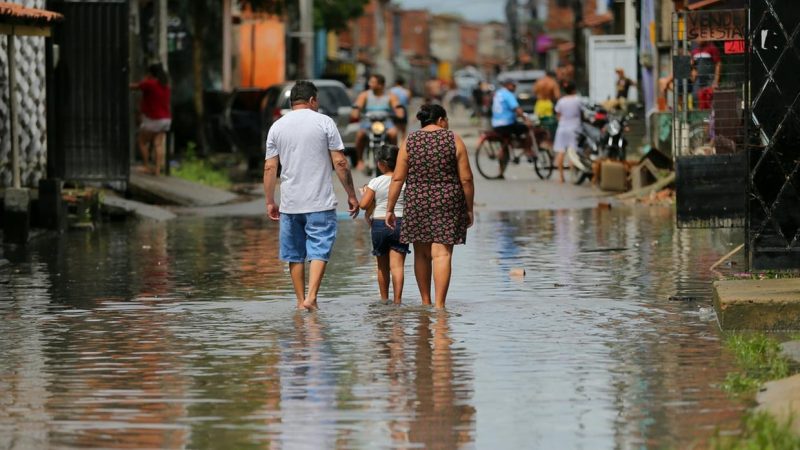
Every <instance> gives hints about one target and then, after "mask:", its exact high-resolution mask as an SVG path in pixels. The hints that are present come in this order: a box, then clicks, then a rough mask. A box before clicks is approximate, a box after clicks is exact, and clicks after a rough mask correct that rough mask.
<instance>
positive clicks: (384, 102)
mask: <svg viewBox="0 0 800 450" xmlns="http://www.w3.org/2000/svg"><path fill="white" fill-rule="evenodd" d="M367 87H368V89H367V90H365V91H364V92H362V93H361V94H359V95H358V97H357V98H356V102H355V105H353V112H352V115H351V117H352V118H353V120H358V119H359V118H360V119H361V124H360V126H359V130H358V134H357V135H356V170H363V169H364V166H365V165H364V159H363V156H364V147H366V145H367V130H369V127H370V125H371V124H370V121H369V120H368V119H367V118H366V114H368V113H370V112H378V111H384V112H386V114H387V116H388V117H391V116H395V117H399V118H404V117H405V116H406V115H405V111H404V110H403V108H402V105H401V104H400V102H399V101H398V99H397V96H395V95H394V94H392V93H391V92H387V91H386V78H384V77H383V75H380V74H377V73H376V74H372V75H371V76H370V77H369V81H368V82H367ZM362 111H363V112H364V114H365V117H361V112H362ZM384 125H386V138H387V140H388V141H389V142H390V143H392V144H397V128H396V127H395V125H394V123H393V122H392V120H391V119H390V118H387V119H386V121H385V122H384Z"/></svg>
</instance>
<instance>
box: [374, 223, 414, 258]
mask: <svg viewBox="0 0 800 450" xmlns="http://www.w3.org/2000/svg"><path fill="white" fill-rule="evenodd" d="M402 224H403V219H401V218H398V219H397V225H396V226H395V227H394V230H392V229H391V228H389V227H387V226H386V223H385V222H384V221H383V219H375V220H373V221H372V254H373V255H374V256H383V255H388V254H389V250H394V251H397V252H400V253H406V254H408V253H411V251H409V250H408V244H403V243H402V242H400V227H401V226H402Z"/></svg>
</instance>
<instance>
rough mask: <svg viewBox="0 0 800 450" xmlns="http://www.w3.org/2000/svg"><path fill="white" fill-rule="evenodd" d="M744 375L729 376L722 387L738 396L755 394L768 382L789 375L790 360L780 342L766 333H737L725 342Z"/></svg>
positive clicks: (740, 373)
mask: <svg viewBox="0 0 800 450" xmlns="http://www.w3.org/2000/svg"><path fill="white" fill-rule="evenodd" d="M725 346H726V347H727V348H728V349H729V350H730V351H732V352H733V354H734V356H735V357H736V361H737V363H738V364H739V366H741V369H742V370H741V372H734V373H729V374H728V376H727V377H726V379H725V382H724V383H723V385H722V387H723V389H724V390H725V391H727V392H729V393H732V394H735V395H747V394H753V393H755V392H756V390H758V388H759V387H760V386H761V385H762V384H764V383H765V382H767V381H770V380H776V379H778V378H784V377H787V376H789V361H788V360H787V359H786V358H784V357H783V355H781V346H780V343H779V342H778V341H776V340H774V339H770V338H768V337H767V336H766V335H764V334H740V333H734V334H731V335H729V336H728V337H727V338H726V339H725Z"/></svg>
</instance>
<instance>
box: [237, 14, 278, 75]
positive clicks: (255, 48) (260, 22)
mask: <svg viewBox="0 0 800 450" xmlns="http://www.w3.org/2000/svg"><path fill="white" fill-rule="evenodd" d="M284 36H285V30H284V25H283V23H282V22H281V21H280V20H279V19H277V18H274V17H269V18H260V19H255V20H248V21H246V22H244V23H242V24H241V25H240V26H239V73H240V74H241V79H240V81H239V82H240V84H239V85H240V86H241V87H268V86H270V85H273V84H275V83H281V82H283V81H284V79H285V74H286V42H285V41H284Z"/></svg>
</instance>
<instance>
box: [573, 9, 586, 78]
mask: <svg viewBox="0 0 800 450" xmlns="http://www.w3.org/2000/svg"><path fill="white" fill-rule="evenodd" d="M572 11H573V16H574V17H575V24H574V25H575V28H574V30H573V35H572V40H573V45H574V46H575V47H574V48H573V50H572V54H573V56H574V58H575V60H574V61H573V64H574V65H575V86H577V87H578V89H579V90H580V89H583V88H584V87H585V86H584V84H585V74H586V61H585V59H586V58H585V57H584V36H583V25H582V23H581V22H583V0H572Z"/></svg>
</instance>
